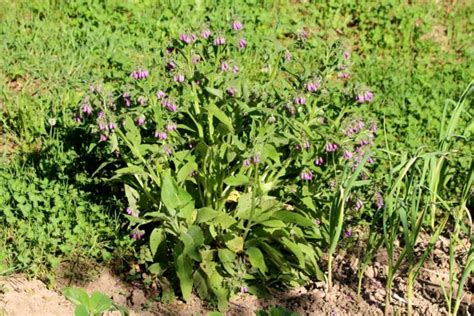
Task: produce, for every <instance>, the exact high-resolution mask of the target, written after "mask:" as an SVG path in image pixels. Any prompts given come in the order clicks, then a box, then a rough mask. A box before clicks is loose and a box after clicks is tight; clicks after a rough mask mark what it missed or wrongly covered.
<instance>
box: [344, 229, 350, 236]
mask: <svg viewBox="0 0 474 316" xmlns="http://www.w3.org/2000/svg"><path fill="white" fill-rule="evenodd" d="M344 237H346V238H350V237H352V230H351V229H350V228H346V229H345V230H344Z"/></svg>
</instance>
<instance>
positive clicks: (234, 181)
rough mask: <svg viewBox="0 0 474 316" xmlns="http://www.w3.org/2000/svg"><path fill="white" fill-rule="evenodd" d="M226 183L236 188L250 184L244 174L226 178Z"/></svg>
mask: <svg viewBox="0 0 474 316" xmlns="http://www.w3.org/2000/svg"><path fill="white" fill-rule="evenodd" d="M224 183H225V184H227V185H230V186H234V187H236V186H240V185H244V184H247V183H249V178H248V177H247V176H245V175H243V174H238V175H235V176H230V177H227V178H225V179H224Z"/></svg>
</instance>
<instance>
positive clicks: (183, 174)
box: [176, 161, 197, 183]
mask: <svg viewBox="0 0 474 316" xmlns="http://www.w3.org/2000/svg"><path fill="white" fill-rule="evenodd" d="M195 170H197V164H196V163H195V162H194V161H189V162H187V163H186V164H184V166H183V167H181V169H179V172H178V174H177V176H176V180H177V181H178V183H182V182H184V181H185V180H186V179H187V178H189V177H190V175H191V173H192V172H193V171H195Z"/></svg>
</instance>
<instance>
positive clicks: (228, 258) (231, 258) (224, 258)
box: [217, 248, 235, 275]
mask: <svg viewBox="0 0 474 316" xmlns="http://www.w3.org/2000/svg"><path fill="white" fill-rule="evenodd" d="M217 254H218V256H219V260H220V261H221V263H222V265H223V266H224V269H225V270H226V271H227V272H228V273H229V274H230V275H234V274H235V267H234V262H235V253H234V252H232V251H230V250H229V249H226V248H221V249H219V250H217Z"/></svg>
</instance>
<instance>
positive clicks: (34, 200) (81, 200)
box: [0, 165, 118, 276]
mask: <svg viewBox="0 0 474 316" xmlns="http://www.w3.org/2000/svg"><path fill="white" fill-rule="evenodd" d="M0 218H1V219H2V224H1V228H0V234H1V235H2V240H3V242H2V244H1V246H0V255H1V261H0V263H1V266H2V269H1V270H2V272H5V271H11V270H20V271H27V272H29V273H31V274H33V275H39V276H52V275H51V274H50V271H51V270H53V271H54V270H55V269H56V268H58V266H59V264H60V263H61V261H63V260H72V261H74V260H75V259H74V258H78V257H82V256H85V257H86V258H91V259H92V258H97V259H102V258H104V259H107V258H110V257H111V251H112V249H111V248H110V246H111V244H110V241H111V240H112V239H115V238H117V232H118V223H117V222H116V221H114V220H113V219H111V218H110V217H109V214H108V212H107V210H106V209H105V208H104V207H103V206H101V205H98V204H93V203H91V202H89V201H88V197H87V194H86V193H85V192H83V191H80V190H78V189H77V188H74V187H72V186H71V185H68V184H67V183H66V182H64V181H57V180H48V179H40V178H38V177H37V175H36V174H35V172H34V171H33V170H31V169H29V168H21V167H20V166H16V165H13V166H10V167H2V168H1V169H0Z"/></svg>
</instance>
